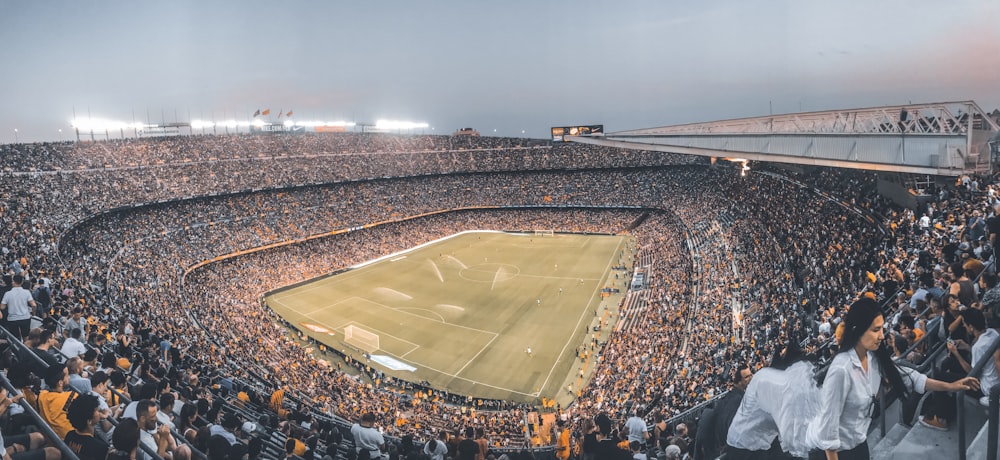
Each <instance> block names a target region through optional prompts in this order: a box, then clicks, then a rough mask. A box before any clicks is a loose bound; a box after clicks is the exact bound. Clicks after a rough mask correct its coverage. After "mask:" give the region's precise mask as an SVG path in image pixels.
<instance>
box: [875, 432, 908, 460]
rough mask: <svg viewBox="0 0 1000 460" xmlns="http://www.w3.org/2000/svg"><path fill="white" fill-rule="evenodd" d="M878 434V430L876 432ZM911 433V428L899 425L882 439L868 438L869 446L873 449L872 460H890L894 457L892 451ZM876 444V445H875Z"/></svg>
mask: <svg viewBox="0 0 1000 460" xmlns="http://www.w3.org/2000/svg"><path fill="white" fill-rule="evenodd" d="M875 432H876V433H877V432H878V430H875ZM909 432H910V427H908V426H906V425H903V424H899V423H897V424H896V425H893V427H892V428H891V429H889V432H888V433H886V434H885V437H884V438H882V439H877V440H876V439H872V438H871V437H869V438H868V445H869V446H873V447H872V449H871V458H872V460H888V459H889V458H891V457H892V451H893V450H894V449H895V448H896V446H897V445H899V443H900V441H902V440H903V438H904V437H906V434H907V433H909ZM873 443H874V444H873Z"/></svg>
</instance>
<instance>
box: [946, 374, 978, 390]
mask: <svg viewBox="0 0 1000 460" xmlns="http://www.w3.org/2000/svg"><path fill="white" fill-rule="evenodd" d="M949 385H950V386H951V389H950V390H949V391H962V390H965V391H976V390H978V389H979V379H977V378H975V377H965V378H963V379H959V380H956V381H954V382H952V383H950V384H949Z"/></svg>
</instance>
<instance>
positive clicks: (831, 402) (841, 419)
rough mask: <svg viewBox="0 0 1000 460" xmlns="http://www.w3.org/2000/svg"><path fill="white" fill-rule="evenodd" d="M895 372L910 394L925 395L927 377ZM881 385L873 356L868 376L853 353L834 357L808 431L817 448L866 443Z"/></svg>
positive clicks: (905, 370)
mask: <svg viewBox="0 0 1000 460" xmlns="http://www.w3.org/2000/svg"><path fill="white" fill-rule="evenodd" d="M897 369H899V372H900V374H901V375H902V377H903V383H904V384H906V386H907V388H908V389H909V390H910V391H916V392H917V393H923V392H924V386H925V385H926V384H927V376H926V375H923V374H921V373H919V372H917V371H914V370H913V369H910V368H907V367H899V366H897ZM756 379H757V377H756V376H755V377H754V380H756ZM881 382H882V371H881V369H880V368H879V365H878V361H877V360H876V359H875V354H874V353H872V352H868V371H867V372H865V370H864V368H862V367H861V359H860V358H858V354H857V353H854V352H853V351H846V352H844V353H838V354H837V355H836V356H834V358H833V361H832V362H831V363H830V369H829V371H827V374H826V380H825V381H824V382H823V388H822V389H821V391H820V411H819V417H817V418H816V419H814V421H813V423H812V424H810V429H809V434H810V437H812V436H815V439H816V447H817V448H820V449H826V450H838V451H839V450H848V449H853V448H855V447H857V446H858V445H860V444H861V443H863V442H865V441H866V440H867V439H868V426H869V425H871V422H872V411H873V410H874V408H875V407H874V404H875V397H876V395H877V394H878V390H879V385H880V384H881ZM752 383H753V382H752V381H751V384H752Z"/></svg>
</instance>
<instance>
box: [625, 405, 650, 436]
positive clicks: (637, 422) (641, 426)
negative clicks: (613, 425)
mask: <svg viewBox="0 0 1000 460" xmlns="http://www.w3.org/2000/svg"><path fill="white" fill-rule="evenodd" d="M625 428H626V429H628V441H629V443H630V444H631V442H632V441H635V442H638V443H639V444H640V445H643V446H644V445H646V440H647V439H649V430H647V429H646V421H645V420H643V419H642V406H636V408H635V413H634V414H633V415H632V416H631V417H629V418H628V420H626V421H625Z"/></svg>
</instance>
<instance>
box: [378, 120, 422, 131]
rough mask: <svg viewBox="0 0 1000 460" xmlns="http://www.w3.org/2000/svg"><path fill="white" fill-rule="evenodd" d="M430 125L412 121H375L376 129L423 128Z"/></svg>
mask: <svg viewBox="0 0 1000 460" xmlns="http://www.w3.org/2000/svg"><path fill="white" fill-rule="evenodd" d="M428 127H430V125H429V124H427V123H414V122H412V121H395V120H378V121H376V122H375V128H377V129H424V128H428Z"/></svg>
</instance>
